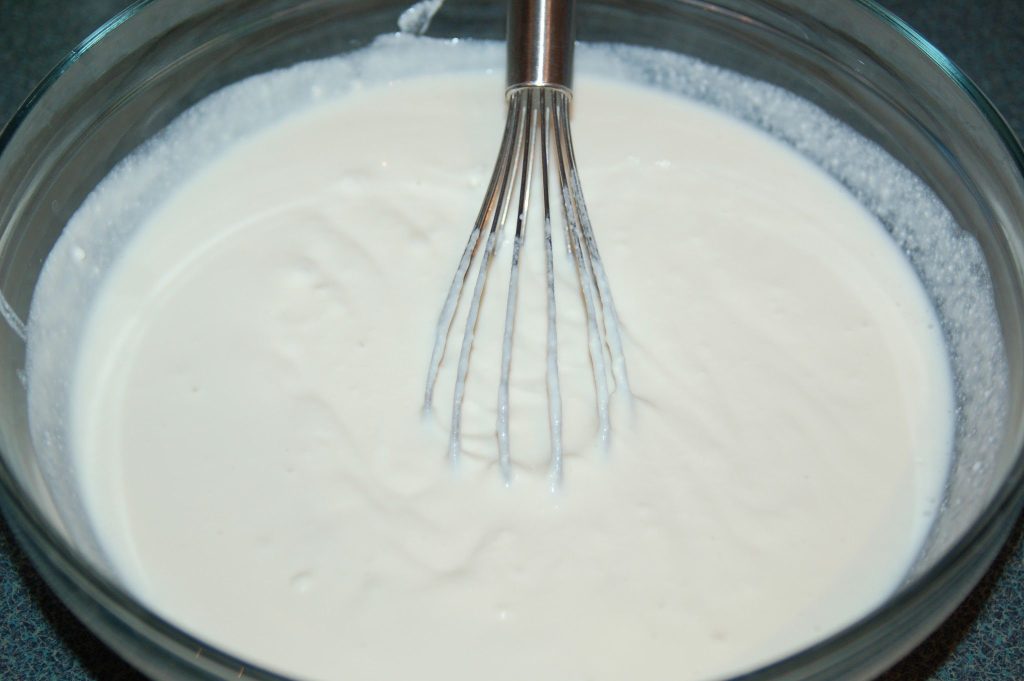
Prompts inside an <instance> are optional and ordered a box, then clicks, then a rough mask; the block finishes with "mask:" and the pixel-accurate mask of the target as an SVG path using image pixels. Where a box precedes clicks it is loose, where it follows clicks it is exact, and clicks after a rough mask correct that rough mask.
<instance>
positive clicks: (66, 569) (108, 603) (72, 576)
mask: <svg viewBox="0 0 1024 681" xmlns="http://www.w3.org/2000/svg"><path fill="white" fill-rule="evenodd" d="M155 1H156V0H135V2H133V3H132V4H131V5H129V6H128V7H126V8H125V9H123V10H121V11H120V12H118V13H117V14H116V15H114V16H113V17H111V18H110V19H109V20H107V21H106V22H105V23H104V24H102V25H101V26H100V27H99V28H97V29H96V30H95V31H93V32H92V33H90V34H89V35H88V36H87V37H86V38H84V39H83V40H82V41H81V42H80V43H79V44H78V45H77V46H76V47H74V48H73V49H72V50H71V51H70V52H68V54H67V55H66V56H65V57H64V58H63V59H61V60H60V62H59V63H58V64H57V65H56V66H54V67H53V68H52V69H51V70H50V72H49V73H48V74H47V75H46V76H45V77H44V78H43V79H42V80H41V81H40V82H39V83H38V84H37V85H36V86H35V88H33V90H32V92H31V93H30V94H29V95H28V97H26V99H25V100H24V101H23V102H22V103H21V105H20V106H19V107H18V108H17V110H16V111H15V113H14V115H13V116H12V117H11V119H10V120H9V121H7V123H6V124H5V125H4V126H3V128H0V156H2V155H3V154H4V152H5V151H6V149H7V147H8V145H9V144H10V141H11V139H13V137H14V135H15V134H16V133H17V130H18V128H19V127H20V125H21V123H22V122H23V121H24V120H25V119H26V118H27V117H28V116H29V115H30V114H31V113H32V111H33V109H35V107H36V105H37V104H38V103H39V101H40V100H41V99H42V98H43V97H44V96H45V94H46V93H47V92H48V91H49V90H50V88H52V87H53V86H54V85H56V84H57V82H58V81H59V80H60V78H61V76H63V75H64V73H66V72H67V71H68V69H70V68H71V67H72V66H73V65H74V64H75V63H77V62H78V61H79V60H80V59H81V58H82V57H83V56H84V55H85V54H86V53H88V52H89V50H91V49H93V48H94V47H96V46H97V45H98V44H99V43H101V42H102V41H103V39H104V38H105V37H107V36H108V35H109V34H110V33H112V32H113V31H115V30H117V29H118V28H119V27H120V26H122V25H123V24H125V23H127V22H128V21H130V20H132V19H133V18H135V17H136V16H137V15H139V14H140V13H142V12H144V11H145V10H146V9H147V7H148V6H149V5H151V4H153V3H154V2H155ZM29 498H30V496H29V494H28V491H27V490H25V489H24V486H23V485H22V484H21V483H20V482H19V480H18V478H17V476H16V475H15V474H14V472H13V471H12V470H11V469H10V467H9V466H8V464H7V459H6V457H4V456H0V515H2V516H3V521H4V522H7V523H8V525H9V526H10V527H11V530H12V534H13V535H14V537H15V539H16V540H17V542H18V544H19V545H20V546H21V548H22V549H23V550H24V551H25V553H26V555H28V557H29V559H30V560H31V562H32V563H33V565H34V566H35V568H36V569H37V570H38V572H39V574H40V575H41V576H42V577H43V579H44V581H46V583H47V585H48V586H49V587H50V588H51V589H53V590H54V592H55V593H57V594H58V596H59V597H60V598H61V600H62V601H64V602H65V604H66V605H68V607H69V608H70V609H71V610H72V612H73V613H74V614H75V616H76V617H77V618H78V619H79V620H80V621H82V623H83V624H85V625H86V626H87V627H88V628H89V629H91V630H92V631H93V632H94V633H96V634H97V635H98V636H99V637H100V638H101V639H102V640H103V641H104V643H106V644H107V645H109V646H111V648H113V649H114V650H116V651H118V652H119V653H120V652H121V650H120V648H121V647H120V646H119V645H117V641H115V640H111V638H113V636H112V635H110V634H109V628H108V627H103V628H102V629H100V628H97V627H94V626H92V625H94V624H96V623H95V622H94V621H93V620H92V618H90V617H87V616H84V613H83V612H82V610H81V609H80V607H79V603H78V601H79V598H80V597H82V596H84V597H85V598H87V599H91V600H93V601H95V602H96V603H97V604H99V605H100V607H101V608H103V610H104V611H106V614H109V615H110V616H112V617H113V618H114V619H115V620H117V621H119V622H120V623H123V624H126V625H128V626H129V627H131V629H132V631H133V633H135V634H136V635H140V636H142V637H143V639H144V642H145V644H146V645H148V646H150V647H153V648H158V649H160V650H163V651H164V652H165V653H166V654H167V655H168V656H171V657H175V658H178V660H179V661H180V662H181V663H182V664H183V665H185V666H190V667H193V668H196V670H197V671H198V660H199V657H200V656H202V657H205V658H206V659H207V661H209V662H212V663H213V664H215V665H217V666H219V667H222V668H223V669H224V670H225V671H226V672H230V675H226V676H224V678H232V677H238V676H240V674H241V673H242V672H244V675H246V676H248V677H250V678H254V679H260V680H261V681H291V680H290V679H288V678H287V677H283V676H279V675H277V674H275V673H273V672H271V671H269V670H266V669H263V668H261V667H259V666H256V665H253V664H251V663H249V662H247V661H244V660H242V659H239V658H237V657H235V656H233V655H231V654H229V653H227V652H224V651H222V650H220V649H218V648H216V647H215V646H212V645H209V644H207V643H206V642H204V641H201V640H199V639H197V638H195V637H193V636H192V635H191V634H189V633H188V632H186V631H184V630H183V629H181V628H179V627H177V626H176V625H174V624H172V623H171V622H169V621H167V620H166V619H164V618H162V617H160V616H159V615H158V614H156V613H155V612H153V611H152V610H151V609H149V608H147V607H146V606H144V605H142V604H141V603H140V602H138V601H137V600H136V599H135V598H134V597H133V596H132V595H131V594H129V593H128V592H127V591H126V590H124V589H123V588H121V587H120V586H119V585H117V584H116V583H115V582H113V581H112V580H111V579H110V578H108V577H107V576H105V575H103V574H101V573H100V572H99V571H98V570H96V569H94V568H93V566H92V565H91V564H90V563H89V561H87V560H86V559H85V558H84V557H82V556H81V555H80V554H79V552H78V551H77V550H76V549H75V548H74V547H73V546H72V545H71V544H70V543H69V542H68V540H67V539H66V538H65V537H64V536H63V535H61V534H60V533H59V532H58V531H56V530H55V529H54V528H53V527H52V525H51V523H50V522H49V521H48V520H47V518H46V516H45V514H44V513H43V512H42V511H41V510H40V509H39V508H37V507H36V505H35V504H33V503H31V502H30V501H28V499H29ZM55 573H59V574H60V575H61V577H62V579H61V580H60V583H58V580H57V579H55V578H54V574H55ZM135 625H140V626H135ZM140 627H141V628H140ZM161 638H164V639H169V640H171V641H173V643H174V644H175V645H176V646H177V648H179V649H178V650H176V649H172V648H171V647H169V646H167V645H166V644H164V643H163V642H162V641H161V640H160V639H161ZM185 650H188V651H190V654H182V653H183V651H185ZM126 659H127V658H126ZM133 664H135V663H134V662H133ZM218 676H220V675H218ZM211 678H212V677H211Z"/></svg>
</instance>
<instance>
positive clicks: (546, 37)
mask: <svg viewBox="0 0 1024 681" xmlns="http://www.w3.org/2000/svg"><path fill="white" fill-rule="evenodd" d="M575 10H576V2H575V0H509V3H508V39H507V41H506V42H507V44H508V61H507V64H508V67H507V68H508V81H507V82H508V90H509V91H512V90H514V89H516V88H520V87H528V86H542V87H557V88H562V89H564V90H567V91H569V90H572V57H573V46H574V43H575V40H576V22H575V13H576V12H575Z"/></svg>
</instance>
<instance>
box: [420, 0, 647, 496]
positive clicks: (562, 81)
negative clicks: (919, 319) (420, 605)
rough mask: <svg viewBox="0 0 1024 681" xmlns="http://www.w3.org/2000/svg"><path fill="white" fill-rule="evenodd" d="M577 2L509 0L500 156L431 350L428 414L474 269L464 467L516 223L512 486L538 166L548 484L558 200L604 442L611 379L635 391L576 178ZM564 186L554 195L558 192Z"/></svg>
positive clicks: (511, 301)
mask: <svg viewBox="0 0 1024 681" xmlns="http://www.w3.org/2000/svg"><path fill="white" fill-rule="evenodd" d="M574 13H575V3H574V2H573V1H572V0H511V1H510V2H509V6H508V32H507V36H506V39H507V47H508V63H507V70H508V72H507V83H508V87H507V89H506V99H507V105H508V111H507V118H506V122H505V133H504V137H503V138H502V143H501V149H500V151H499V152H498V158H497V162H496V163H495V166H494V172H493V174H492V176H491V180H490V184H489V186H488V189H487V193H486V195H485V196H484V200H483V204H482V205H481V208H480V213H479V215H478V216H477V219H476V222H475V223H474V225H473V229H472V231H471V232H470V235H469V240H468V242H467V243H466V248H465V250H464V251H463V253H462V257H461V258H460V260H459V264H458V267H457V268H456V270H455V277H454V278H453V280H452V284H451V288H450V289H449V291H448V295H447V297H446V299H445V301H444V305H443V307H442V308H441V314H440V318H439V319H438V323H437V331H436V336H435V342H434V349H433V352H432V354H431V359H430V367H429V370H428V374H427V386H426V394H425V399H424V409H425V410H428V411H429V409H430V408H431V405H432V402H433V393H434V386H435V383H436V381H437V374H438V370H439V368H440V365H441V362H442V360H443V358H444V354H445V350H446V347H447V345H448V337H449V334H450V333H451V328H452V324H453V320H454V318H455V313H456V308H457V307H458V306H459V301H460V299H461V298H462V295H463V292H464V290H465V289H466V287H467V282H468V280H469V279H470V276H469V275H470V270H471V269H472V268H473V266H474V265H476V268H477V273H476V280H475V283H474V284H473V287H472V297H471V299H470V302H469V311H468V315H467V318H466V326H465V329H464V330H463V333H462V345H461V349H460V351H459V358H458V364H457V367H456V380H455V390H454V397H453V403H452V417H451V430H450V434H449V437H450V440H449V449H448V455H449V458H450V459H451V462H452V463H453V464H457V463H458V460H459V457H460V451H461V432H462V410H463V400H464V398H465V388H466V375H467V373H468V371H469V363H470V355H471V353H472V349H473V339H474V335H475V333H476V325H477V319H478V316H479V311H480V304H481V300H482V298H483V295H484V290H485V288H486V282H487V278H488V273H489V271H490V269H491V263H492V261H493V260H494V256H495V251H496V249H497V246H498V244H499V243H500V241H501V235H502V232H503V231H504V230H505V228H506V223H507V222H508V221H509V220H508V218H509V214H510V208H512V207H513V206H514V208H513V209H512V211H511V214H512V215H513V216H514V220H515V237H514V240H513V242H512V248H513V251H512V268H511V273H510V276H509V283H508V298H507V301H506V305H505V326H504V333H503V336H502V349H501V374H500V376H501V378H500V382H499V386H498V406H497V426H496V435H497V441H498V461H499V465H500V470H501V474H502V476H503V477H504V480H505V482H506V483H508V482H509V481H510V480H511V477H512V464H511V445H510V442H509V410H510V405H509V376H510V373H511V358H512V343H513V336H514V330H515V320H516V303H517V297H518V292H519V259H520V250H521V248H522V246H523V243H524V240H525V237H526V226H527V220H526V216H527V212H528V209H529V203H530V192H531V188H532V183H533V173H534V172H535V170H536V168H535V166H538V165H539V172H540V178H539V179H540V184H541V195H542V196H541V199H542V202H543V216H544V248H545V251H546V273H547V277H546V279H547V282H546V285H547V348H546V352H547V369H546V384H547V400H548V422H549V424H548V425H549V430H550V447H551V458H550V461H551V463H550V466H551V478H552V481H553V483H554V484H555V485H557V484H560V482H561V480H562V476H563V460H562V459H563V456H562V396H561V390H560V386H559V375H558V329H557V323H556V319H557V315H556V305H555V304H556V301H555V270H554V257H555V256H554V253H553V250H554V249H553V246H552V233H551V232H552V220H551V217H552V213H551V210H552V209H551V204H552V201H553V195H554V196H555V198H554V200H555V201H556V202H558V203H560V204H561V210H562V218H563V220H562V223H563V225H564V228H565V241H566V245H567V247H568V251H569V256H570V258H571V259H572V261H573V264H574V266H575V272H576V277H577V281H578V284H579V289H580V295H581V297H582V299H583V304H584V310H585V313H586V324H587V337H588V346H589V354H590V363H591V367H592V369H593V376H594V389H595V392H596V403H597V417H598V429H599V432H598V437H599V438H600V439H601V441H602V442H607V441H608V438H609V434H610V427H611V426H610V417H609V402H610V395H611V392H612V388H611V387H610V385H609V381H610V380H612V381H614V386H615V388H616V389H624V390H625V391H626V392H627V393H628V390H629V388H628V381H627V377H626V364H625V360H624V357H623V352H622V338H621V334H620V331H619V320H618V316H617V314H616V312H615V305H614V302H613V300H612V293H611V289H610V287H609V285H608V278H607V276H606V275H605V271H604V266H603V265H602V264H601V257H600V255H599V253H598V249H597V241H596V239H595V237H594V231H593V228H592V227H591V224H590V218H589V216H588V215H587V208H586V205H585V203H584V201H583V190H582V188H581V186H580V180H579V177H578V175H577V172H576V159H575V155H574V152H573V145H572V136H571V134H570V131H569V101H570V99H571V97H572V71H573V46H574V40H575V36H574V29H575V25H574V24H575V21H574ZM556 183H557V193H556V191H555V190H556V187H555V184H556Z"/></svg>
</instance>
